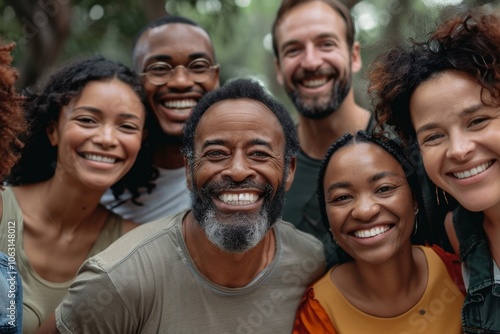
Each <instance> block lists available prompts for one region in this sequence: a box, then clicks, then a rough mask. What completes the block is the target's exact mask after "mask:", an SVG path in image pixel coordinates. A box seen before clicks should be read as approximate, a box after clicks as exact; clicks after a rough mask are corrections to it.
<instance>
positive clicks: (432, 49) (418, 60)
mask: <svg viewBox="0 0 500 334" xmlns="http://www.w3.org/2000/svg"><path fill="white" fill-rule="evenodd" d="M499 27H500V17H499V15H498V14H494V13H492V12H488V11H487V9H485V8H479V9H474V10H468V11H467V12H465V13H463V14H459V15H457V16H455V17H453V18H451V19H449V20H447V21H445V22H444V23H443V24H442V25H440V26H438V28H437V29H436V30H435V31H434V33H432V34H431V35H430V38H429V39H428V40H427V41H425V42H416V41H413V40H410V42H411V45H410V46H407V47H404V46H402V45H399V46H396V47H395V48H393V49H391V50H389V51H387V52H385V53H384V54H381V55H380V56H378V57H377V58H376V59H375V61H374V62H373V63H372V65H371V67H370V68H369V71H368V79H369V82H370V83H369V87H368V92H369V94H370V96H371V98H372V103H373V106H374V107H375V109H374V110H375V119H376V120H377V127H378V128H379V129H382V130H387V128H388V126H389V127H392V128H393V129H394V131H396V132H397V133H398V135H399V136H400V137H401V138H402V139H403V140H404V143H405V144H409V143H411V142H413V141H415V140H416V134H415V130H414V128H413V125H412V123H411V119H410V108H409V105H410V99H411V96H412V94H413V92H414V91H415V89H416V88H417V87H418V86H419V85H421V84H422V83H423V82H425V81H426V80H428V79H430V78H432V77H434V76H436V75H439V73H441V72H443V71H446V70H456V71H460V72H464V73H466V74H467V75H469V76H470V77H472V78H474V80H475V81H476V82H477V83H478V84H479V85H480V86H481V89H482V98H483V103H485V104H486V101H485V100H484V94H483V93H484V91H488V92H489V94H490V95H491V97H492V103H493V104H494V105H496V106H499V105H500V29H499Z"/></svg>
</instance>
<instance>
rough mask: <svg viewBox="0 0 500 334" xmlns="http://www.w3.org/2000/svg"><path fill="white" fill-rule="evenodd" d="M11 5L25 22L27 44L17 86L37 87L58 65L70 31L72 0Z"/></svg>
mask: <svg viewBox="0 0 500 334" xmlns="http://www.w3.org/2000/svg"><path fill="white" fill-rule="evenodd" d="M10 5H11V6H12V7H13V8H14V11H15V12H16V17H17V18H18V20H19V21H20V23H21V27H22V28H21V34H22V38H23V39H24V41H25V42H26V50H25V53H24V55H23V60H22V62H21V64H20V65H18V68H19V71H20V73H21V78H20V79H19V80H18V82H17V85H18V87H19V88H24V87H27V86H29V85H32V84H34V83H35V82H36V81H37V80H38V78H39V77H40V75H41V74H42V73H43V72H44V71H45V70H46V69H48V68H49V67H50V66H52V65H54V64H55V63H56V62H57V59H58V56H59V54H60V52H61V50H62V48H63V45H64V42H65V40H66V38H67V37H68V35H69V32H70V20H71V18H70V16H71V7H70V0H38V1H35V0H16V1H11V2H10Z"/></svg>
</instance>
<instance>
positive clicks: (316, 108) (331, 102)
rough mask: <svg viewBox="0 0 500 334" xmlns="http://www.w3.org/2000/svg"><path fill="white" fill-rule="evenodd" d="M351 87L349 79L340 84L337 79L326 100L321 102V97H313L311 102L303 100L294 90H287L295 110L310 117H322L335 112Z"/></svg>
mask: <svg viewBox="0 0 500 334" xmlns="http://www.w3.org/2000/svg"><path fill="white" fill-rule="evenodd" d="M350 89H351V83H350V81H347V82H345V83H344V84H341V83H340V82H339V81H337V82H336V83H335V84H334V85H333V87H332V91H331V94H330V96H329V99H328V101H325V102H321V101H320V100H321V97H319V98H315V99H313V100H312V101H311V102H304V101H303V99H302V98H301V97H300V95H299V94H298V93H297V91H296V90H290V91H288V96H289V97H290V99H291V100H292V102H293V104H294V106H295V108H296V109H297V112H299V114H301V115H302V116H304V117H306V118H310V119H323V118H326V117H328V116H330V115H331V114H333V113H334V112H336V111H337V110H338V109H339V108H340V105H341V104H342V102H344V100H345V98H346V97H347V95H348V94H349V90H350Z"/></svg>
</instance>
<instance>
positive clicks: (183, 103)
mask: <svg viewBox="0 0 500 334" xmlns="http://www.w3.org/2000/svg"><path fill="white" fill-rule="evenodd" d="M163 105H164V106H165V107H166V108H173V109H185V108H192V107H194V106H195V105H196V101H195V100H176V101H165V103H164V104H163Z"/></svg>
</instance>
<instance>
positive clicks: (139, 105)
mask: <svg viewBox="0 0 500 334" xmlns="http://www.w3.org/2000/svg"><path fill="white" fill-rule="evenodd" d="M143 102H144V92H143V88H142V84H141V81H140V79H139V78H138V77H137V76H136V75H135V74H134V73H133V72H132V71H130V70H129V69H128V68H127V67H125V66H123V65H122V64H119V63H117V62H114V61H111V60H107V59H105V58H103V57H100V56H94V57H90V58H85V59H78V60H75V61H73V62H71V63H70V64H68V65H67V66H65V67H63V68H62V69H60V70H58V71H57V72H56V73H55V74H53V75H52V76H51V77H49V78H48V80H47V81H46V82H45V84H44V85H42V86H41V89H40V90H30V91H28V92H26V102H25V109H26V118H27V120H28V123H29V126H30V134H29V136H27V137H26V138H24V139H23V141H24V142H25V147H24V149H23V150H22V156H21V159H20V160H19V162H18V163H17V164H16V165H15V166H14V168H13V169H12V172H11V174H10V175H9V177H8V179H7V181H8V187H6V189H5V191H4V192H3V194H2V197H3V198H2V200H3V207H4V215H3V217H2V221H1V223H0V250H4V249H5V248H6V247H7V246H9V245H11V246H12V245H13V244H15V258H16V260H17V263H18V267H19V272H20V275H21V278H22V284H23V293H24V301H23V306H24V308H23V317H24V319H23V331H24V332H25V333H34V332H35V330H36V329H37V328H38V327H39V326H40V324H41V323H42V322H43V321H44V320H45V319H46V318H47V317H48V316H50V315H51V314H53V311H54V309H55V307H56V306H57V305H58V304H59V302H60V301H61V300H62V298H63V297H64V295H65V294H66V292H67V291H68V288H69V286H70V284H71V282H72V281H73V279H74V278H75V276H76V273H77V270H78V268H79V267H80V266H81V265H82V263H83V262H84V261H85V259H87V258H88V257H90V256H92V255H94V254H96V253H98V252H100V251H102V250H104V249H105V248H106V247H107V246H108V245H110V244H111V243H112V242H113V241H114V240H116V239H118V238H119V237H120V236H121V235H122V234H123V233H125V232H127V231H129V230H130V229H132V228H134V227H136V226H137V225H136V224H135V223H133V222H131V221H128V220H123V219H122V218H121V217H119V216H117V215H115V214H113V213H112V212H111V211H109V210H107V209H106V208H105V207H103V206H102V205H100V204H99V200H100V198H101V196H102V194H103V193H104V192H105V191H106V189H108V188H109V187H111V186H114V187H116V186H118V187H120V188H121V189H122V190H123V189H124V188H129V189H134V187H135V188H137V187H138V185H140V184H147V183H148V178H149V177H150V176H151V174H148V173H146V172H144V171H147V169H145V167H143V166H142V165H141V164H142V160H143V159H137V160H136V158H137V157H138V154H139V150H140V149H141V146H142V145H143V142H144V141H143V137H144V129H145V124H146V119H147V118H148V117H147V112H146V109H145V107H144V103H143ZM9 222H13V223H12V225H13V226H12V230H13V233H12V238H10V239H8V238H7V231H6V230H7V227H8V226H7V225H8V223H9Z"/></svg>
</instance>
